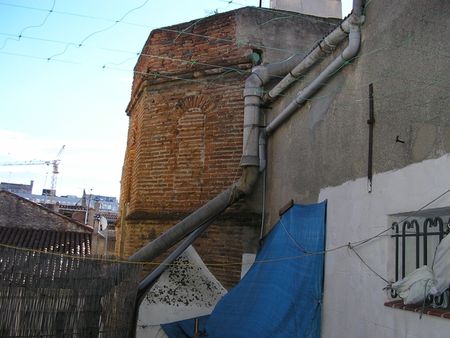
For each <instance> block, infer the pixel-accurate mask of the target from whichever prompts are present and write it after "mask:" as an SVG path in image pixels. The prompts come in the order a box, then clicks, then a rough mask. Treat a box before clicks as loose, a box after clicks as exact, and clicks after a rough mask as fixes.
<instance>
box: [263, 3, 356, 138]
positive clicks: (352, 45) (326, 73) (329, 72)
mask: <svg viewBox="0 0 450 338" xmlns="http://www.w3.org/2000/svg"><path fill="white" fill-rule="evenodd" d="M355 2H356V3H359V4H360V6H359V7H361V0H355V1H354V2H353V3H354V5H355ZM358 12H359V13H360V11H355V10H354V13H353V14H352V16H351V17H350V19H351V20H350V34H349V43H348V45H347V47H346V48H345V49H344V50H343V51H342V53H341V54H340V55H339V56H338V57H337V58H336V59H334V60H333V61H332V62H331V63H330V64H329V65H328V66H327V67H326V68H325V69H324V70H323V71H322V72H321V73H320V74H319V76H317V77H316V78H315V79H314V80H313V81H311V83H310V84H309V85H307V86H306V87H305V88H304V89H302V90H301V91H300V92H298V94H297V96H296V98H295V99H294V100H293V101H292V102H291V103H289V104H288V105H287V106H286V108H284V109H283V110H282V111H281V113H280V114H278V115H277V116H276V117H275V118H274V119H273V120H272V121H271V122H270V123H269V125H268V126H267V127H266V130H265V131H266V134H267V135H268V136H270V135H271V134H272V133H273V132H274V131H275V130H276V129H277V128H278V127H279V126H280V125H281V124H283V123H284V122H285V121H286V120H287V119H288V118H289V117H290V116H291V115H292V114H294V113H295V112H296V111H297V109H298V108H299V106H301V105H303V103H305V102H306V100H308V99H309V98H310V97H312V96H313V95H314V94H315V93H316V92H317V91H318V90H319V89H320V88H322V87H323V86H324V85H325V84H326V82H327V81H328V80H329V79H330V78H331V77H332V76H333V75H334V74H335V73H336V72H337V71H338V70H339V69H340V68H341V67H342V66H344V65H345V64H346V63H347V62H348V61H350V60H351V59H352V58H353V57H354V56H355V55H356V54H357V53H358V51H359V47H360V44H361V32H360V27H359V25H360V24H361V23H362V18H361V16H358V15H356V14H355V13H358Z"/></svg>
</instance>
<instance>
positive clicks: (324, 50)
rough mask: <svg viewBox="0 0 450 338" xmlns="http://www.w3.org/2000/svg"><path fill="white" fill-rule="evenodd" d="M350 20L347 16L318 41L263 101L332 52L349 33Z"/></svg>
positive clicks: (271, 97) (273, 96)
mask: <svg viewBox="0 0 450 338" xmlns="http://www.w3.org/2000/svg"><path fill="white" fill-rule="evenodd" d="M352 20H353V18H351V16H349V17H348V18H346V19H345V20H344V21H343V22H342V23H341V24H339V26H338V27H336V28H335V29H334V30H333V31H332V32H331V33H330V34H328V35H327V36H326V37H324V38H323V39H322V40H321V41H319V43H318V44H317V45H316V46H315V47H314V48H313V49H312V50H311V52H310V53H309V54H308V55H307V56H306V57H305V58H304V59H303V60H302V61H301V62H300V63H299V64H297V65H296V66H295V67H294V68H293V69H292V70H290V71H289V73H288V74H287V75H286V76H285V77H284V78H283V79H282V80H281V81H280V82H279V83H278V84H276V85H275V86H274V87H273V88H272V89H271V90H270V91H269V93H267V94H266V95H265V97H264V101H272V100H273V99H274V98H276V97H277V96H278V95H280V94H281V93H282V92H283V91H284V90H285V89H286V88H287V87H288V86H290V85H291V84H292V83H293V82H295V81H297V80H298V79H299V78H301V77H302V76H303V75H304V74H305V73H306V72H307V71H308V70H309V69H311V67H312V66H314V65H315V64H316V63H317V62H319V61H320V60H322V59H323V57H325V56H326V55H328V54H330V53H332V52H333V51H334V50H335V49H336V47H337V46H338V45H339V44H340V43H341V42H342V41H343V40H344V39H345V38H346V37H347V36H348V34H349V33H350V26H351V21H352Z"/></svg>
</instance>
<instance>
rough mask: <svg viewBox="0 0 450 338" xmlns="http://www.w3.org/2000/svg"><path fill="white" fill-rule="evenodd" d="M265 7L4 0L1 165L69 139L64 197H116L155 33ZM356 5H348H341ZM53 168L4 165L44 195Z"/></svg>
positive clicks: (0, 23)
mask: <svg viewBox="0 0 450 338" xmlns="http://www.w3.org/2000/svg"><path fill="white" fill-rule="evenodd" d="M258 3H259V1H258V0H252V1H250V0H239V1H222V0H209V1H206V0H195V1H182V0H147V1H145V0H127V1H124V0H90V1H88V0H77V1H74V0H0V93H1V96H0V98H1V99H0V116H1V120H0V164H2V163H10V162H23V161H31V160H54V159H55V157H56V154H57V153H58V152H59V150H60V149H61V147H62V146H63V145H65V149H64V151H63V153H62V155H61V158H60V159H61V163H60V166H59V167H60V174H59V175H58V182H57V194H58V195H67V194H69V195H81V193H82V191H83V189H86V191H88V192H89V191H91V189H92V193H95V194H101V195H111V196H117V197H118V196H119V190H120V176H121V168H122V163H123V158H124V153H125V146H126V135H127V127H128V117H127V116H126V114H125V108H126V106H127V104H128V101H129V98H130V91H131V83H132V76H133V67H134V64H135V63H136V60H137V53H139V52H140V51H141V49H142V47H143V45H144V43H145V41H146V39H147V37H148V35H149V33H150V31H151V30H152V29H153V28H157V27H162V26H168V25H173V24H177V23H180V22H184V21H189V20H193V19H196V18H201V17H204V16H207V15H211V14H213V13H214V12H215V11H218V12H225V11H228V10H232V9H235V8H238V7H242V6H246V5H247V6H248V5H254V6H257V5H258ZM268 3H269V1H263V5H264V6H268V5H269V4H268ZM350 6H351V1H348V0H347V1H344V2H343V11H344V12H345V13H347V12H348V11H350ZM52 9H53V10H52ZM133 9H134V10H133ZM51 10H52V11H51ZM50 11H51V12H50ZM124 16H125V17H124ZM120 19H122V20H121V21H120V22H116V21H119V20H120ZM19 36H20V38H19ZM80 44H81V46H79V45H80ZM51 171H52V168H51V167H50V166H45V165H44V166H42V165H41V166H37V165H36V166H4V165H0V181H1V182H13V183H29V181H30V180H34V181H35V188H34V190H33V192H34V193H40V192H41V190H42V188H49V187H50V183H51Z"/></svg>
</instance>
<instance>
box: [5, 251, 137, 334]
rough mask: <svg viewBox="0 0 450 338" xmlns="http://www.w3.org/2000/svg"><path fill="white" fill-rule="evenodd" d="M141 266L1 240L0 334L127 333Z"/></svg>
mask: <svg viewBox="0 0 450 338" xmlns="http://www.w3.org/2000/svg"><path fill="white" fill-rule="evenodd" d="M140 270H141V266H140V265H136V264H126V263H117V262H109V261H101V260H93V259H86V258H83V257H76V256H72V257H70V256H65V255H58V254H50V253H43V252H37V251H28V250H23V249H19V248H17V249H15V248H10V247H2V246H0V336H1V337H67V338H69V337H74V338H75V337H76V338H79V337H102V338H103V337H105V338H106V337H113V338H115V337H117V338H119V337H120V338H123V337H127V336H128V335H129V332H130V329H131V325H132V316H133V311H134V305H135V300H136V291H137V284H138V280H139V275H140Z"/></svg>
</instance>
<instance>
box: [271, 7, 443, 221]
mask: <svg viewBox="0 0 450 338" xmlns="http://www.w3.org/2000/svg"><path fill="white" fill-rule="evenodd" d="M449 10H450V5H449V4H448V2H443V1H438V0H433V1H427V2H423V1H418V0H414V1H406V0H402V1H395V2H392V1H387V0H378V1H371V2H369V5H368V6H367V9H366V21H365V24H364V25H363V26H362V45H361V50H360V52H359V54H358V56H357V57H356V58H355V59H354V60H353V61H352V62H351V63H350V64H348V65H347V66H345V67H344V68H343V69H341V70H340V71H339V73H338V74H337V75H336V76H335V77H334V78H333V79H332V80H331V81H330V82H329V83H328V84H327V86H325V87H324V88H323V89H322V90H321V91H319V92H318V93H317V94H316V95H315V96H314V97H313V98H311V100H309V101H308V102H307V103H306V105H304V106H303V107H302V108H300V109H299V110H298V111H297V112H296V113H295V115H294V116H293V117H292V118H290V119H289V121H288V122H287V123H285V124H284V125H283V126H282V127H281V128H280V129H279V130H278V131H277V132H276V133H275V134H274V135H273V136H272V137H271V138H270V139H269V144H268V149H269V153H268V161H269V162H268V168H267V182H268V184H267V200H268V205H269V208H268V209H267V210H266V212H267V213H268V218H267V219H268V225H272V224H274V223H275V221H276V219H277V217H278V216H277V212H278V209H279V208H280V207H281V206H283V205H284V204H285V203H286V202H287V201H288V200H290V199H291V198H293V199H295V200H296V201H298V202H313V201H316V200H317V196H318V193H319V191H320V189H321V188H322V187H326V186H334V185H339V184H341V183H343V182H346V181H348V180H351V179H355V178H359V177H364V176H366V175H367V158H368V144H369V135H368V132H369V127H368V124H367V120H368V118H369V100H368V97H369V89H368V87H369V84H370V83H373V86H374V108H375V120H376V122H375V127H374V147H373V151H374V157H373V158H374V159H373V169H374V172H384V171H388V170H392V169H397V168H402V167H404V166H406V165H408V164H410V163H415V162H420V161H422V160H424V159H429V158H436V157H439V156H442V155H443V154H445V153H448V152H450V142H449V138H448V134H449V131H450V114H448V104H449V95H448V74H449V72H450V62H448V50H449V48H450V40H449V39H448V36H449V34H450V26H449V25H448V20H447V18H448V16H446V15H444V14H443V13H448V12H449ZM345 45H346V43H344V44H343V46H341V48H340V49H339V50H338V51H336V52H335V54H334V55H337V54H338V53H339V52H340V51H341V50H342V48H344V47H345ZM330 60H332V58H331V57H330V58H328V59H326V60H324V61H323V62H322V63H321V64H320V65H319V66H318V67H315V68H314V69H313V71H312V72H310V74H308V76H307V77H306V79H302V80H301V81H299V82H298V83H297V84H296V85H295V86H293V87H292V88H290V89H289V90H288V91H287V92H286V93H283V94H284V96H283V97H281V98H280V99H279V100H277V101H276V102H275V103H274V104H272V105H271V106H270V109H268V110H267V115H268V121H270V120H272V119H273V117H274V116H275V115H276V114H277V113H278V112H279V111H281V109H282V108H283V107H285V106H286V105H287V104H288V103H289V102H290V100H292V99H293V98H294V97H295V94H296V93H297V92H298V91H299V90H300V89H301V88H303V87H304V86H305V84H306V83H307V82H308V79H311V78H313V77H314V75H316V74H318V72H319V71H320V70H321V69H323V68H324V66H326V65H327V64H328V62H330ZM397 136H399V139H400V140H402V141H404V142H405V143H398V142H396V137H397Z"/></svg>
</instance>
